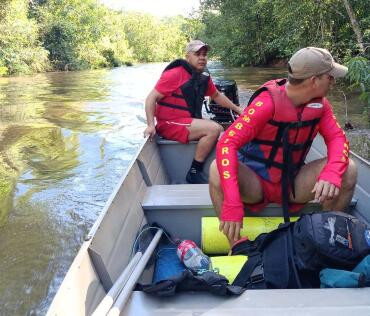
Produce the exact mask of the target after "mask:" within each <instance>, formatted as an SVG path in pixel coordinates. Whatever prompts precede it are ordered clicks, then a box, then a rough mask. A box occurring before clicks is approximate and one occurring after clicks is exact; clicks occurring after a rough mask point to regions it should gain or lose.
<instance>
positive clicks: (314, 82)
mask: <svg viewBox="0 0 370 316" xmlns="http://www.w3.org/2000/svg"><path fill="white" fill-rule="evenodd" d="M318 79H319V78H318V77H316V76H312V77H310V78H309V80H308V82H309V84H310V86H311V87H316V86H317V80H318Z"/></svg>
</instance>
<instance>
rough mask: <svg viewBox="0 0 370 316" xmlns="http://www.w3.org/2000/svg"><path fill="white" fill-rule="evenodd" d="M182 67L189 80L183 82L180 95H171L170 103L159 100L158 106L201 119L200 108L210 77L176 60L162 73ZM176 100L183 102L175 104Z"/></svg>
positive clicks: (185, 62)
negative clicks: (180, 111)
mask: <svg viewBox="0 0 370 316" xmlns="http://www.w3.org/2000/svg"><path fill="white" fill-rule="evenodd" d="M180 66H181V67H183V68H184V69H185V70H186V71H187V72H188V73H189V74H190V75H191V77H190V79H189V80H188V81H187V82H185V83H184V84H183V85H182V86H181V87H180V90H181V94H177V93H172V94H171V96H170V98H171V100H172V101H170V102H167V100H163V99H162V100H160V101H158V102H157V104H158V105H161V106H167V107H170V108H174V109H178V110H183V111H188V112H190V114H191V116H192V117H194V118H202V106H203V101H204V97H205V94H206V91H207V88H208V82H209V79H210V75H209V73H207V72H203V73H200V72H198V71H196V70H195V69H194V67H192V66H191V65H190V64H189V63H188V62H187V61H186V60H184V59H176V60H174V61H173V62H171V63H170V64H169V65H168V66H167V67H166V68H165V69H164V71H163V72H165V71H168V70H170V69H173V68H176V67H180ZM178 99H180V100H181V99H182V100H185V103H186V106H184V105H183V103H184V102H176V101H177V100H178Z"/></svg>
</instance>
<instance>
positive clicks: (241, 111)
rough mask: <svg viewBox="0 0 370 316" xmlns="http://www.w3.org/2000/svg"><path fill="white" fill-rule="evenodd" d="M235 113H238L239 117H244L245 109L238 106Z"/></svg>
mask: <svg viewBox="0 0 370 316" xmlns="http://www.w3.org/2000/svg"><path fill="white" fill-rule="evenodd" d="M234 112H236V113H238V115H242V114H243V112H244V109H243V108H242V107H241V106H237V107H236V109H235V111H234Z"/></svg>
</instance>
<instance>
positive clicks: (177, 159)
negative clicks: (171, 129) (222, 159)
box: [156, 137, 216, 184]
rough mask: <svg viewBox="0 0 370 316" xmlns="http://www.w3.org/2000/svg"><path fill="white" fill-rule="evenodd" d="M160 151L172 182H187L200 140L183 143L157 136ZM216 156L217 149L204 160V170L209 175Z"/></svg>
mask: <svg viewBox="0 0 370 316" xmlns="http://www.w3.org/2000/svg"><path fill="white" fill-rule="evenodd" d="M156 142H157V146H158V149H159V153H160V156H161V159H162V162H163V165H164V167H165V169H166V172H167V175H168V177H169V183H171V184H186V180H185V177H186V173H187V172H188V170H189V168H190V166H191V163H192V161H193V157H194V154H195V150H196V146H197V144H198V141H191V142H189V143H188V144H182V143H179V142H176V141H172V140H167V139H163V138H160V137H157V139H156ZM215 158H216V151H215V149H213V150H212V151H211V152H210V154H209V155H208V157H207V159H206V161H205V162H204V167H203V171H204V173H205V175H206V176H208V170H209V166H210V164H211V162H212V161H213V159H215Z"/></svg>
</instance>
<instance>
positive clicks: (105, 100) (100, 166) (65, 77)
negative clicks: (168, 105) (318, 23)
mask: <svg viewBox="0 0 370 316" xmlns="http://www.w3.org/2000/svg"><path fill="white" fill-rule="evenodd" d="M163 67H164V64H143V65H137V66H133V67H126V68H116V69H113V70H94V71H83V72H69V73H47V74H39V75H35V76H27V77H16V78H0V123H1V125H0V257H1V260H0V315H40V314H41V315H42V314H45V312H46V310H47V307H48V306H49V304H50V303H51V300H52V298H53V296H54V294H55V292H56V290H57V288H58V286H59V285H60V283H61V281H62V279H63V277H64V275H65V273H66V271H67V269H68V267H69V265H70V264H71V262H72V260H73V258H74V256H75V255H76V253H77V251H78V249H79V247H80V245H81V243H82V241H83V239H84V237H85V235H86V234H87V233H88V231H89V229H90V227H91V226H92V224H93V223H94V221H95V219H96V218H97V216H98V215H99V212H100V211H101V210H102V208H103V206H104V203H105V201H106V200H107V199H108V197H109V195H110V193H111V192H112V190H113V188H114V186H115V185H116V183H118V180H119V179H120V177H121V176H122V174H123V172H124V171H125V169H126V168H127V166H128V165H129V163H130V161H131V159H132V157H133V156H134V154H135V153H136V151H137V149H138V147H139V145H140V144H141V142H142V141H143V138H142V132H143V130H144V128H145V115H144V110H143V103H144V100H145V97H146V95H147V94H148V92H149V91H150V90H151V89H152V87H153V85H154V84H155V81H156V80H157V79H158V77H159V75H160V73H161V71H162V69H163ZM210 71H211V73H212V75H213V77H215V78H217V77H219V78H228V79H235V80H236V81H237V84H238V88H239V94H240V100H241V104H242V105H243V104H245V103H246V101H247V99H248V97H249V96H250V95H251V92H252V90H254V89H255V88H257V86H258V85H259V84H261V83H263V82H264V81H267V80H269V79H271V78H278V77H281V76H284V70H283V69H276V68H275V69H272V68H244V69H240V68H238V69H226V68H224V67H222V65H220V64H217V63H214V64H212V63H211V64H210ZM346 95H347V104H348V114H349V120H350V121H351V123H352V124H353V125H355V127H356V130H355V131H351V132H350V133H348V135H349V137H350V139H351V141H352V142H353V143H355V145H356V146H355V151H357V152H358V153H360V154H361V155H363V156H364V157H365V158H367V159H369V156H370V154H369V146H370V139H369V126H368V122H367V121H366V119H364V117H363V115H362V109H361V103H360V102H359V101H358V100H357V99H356V98H355V97H354V96H353V95H351V94H350V93H348V92H346ZM329 99H330V100H331V101H332V102H333V105H334V107H335V113H336V115H337V118H338V120H339V121H340V122H341V123H344V122H346V121H347V120H348V119H347V118H346V115H345V113H346V110H345V106H344V101H343V100H344V99H343V94H342V92H341V91H339V90H336V91H333V93H332V94H331V95H330V96H329ZM352 147H353V146H352Z"/></svg>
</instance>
